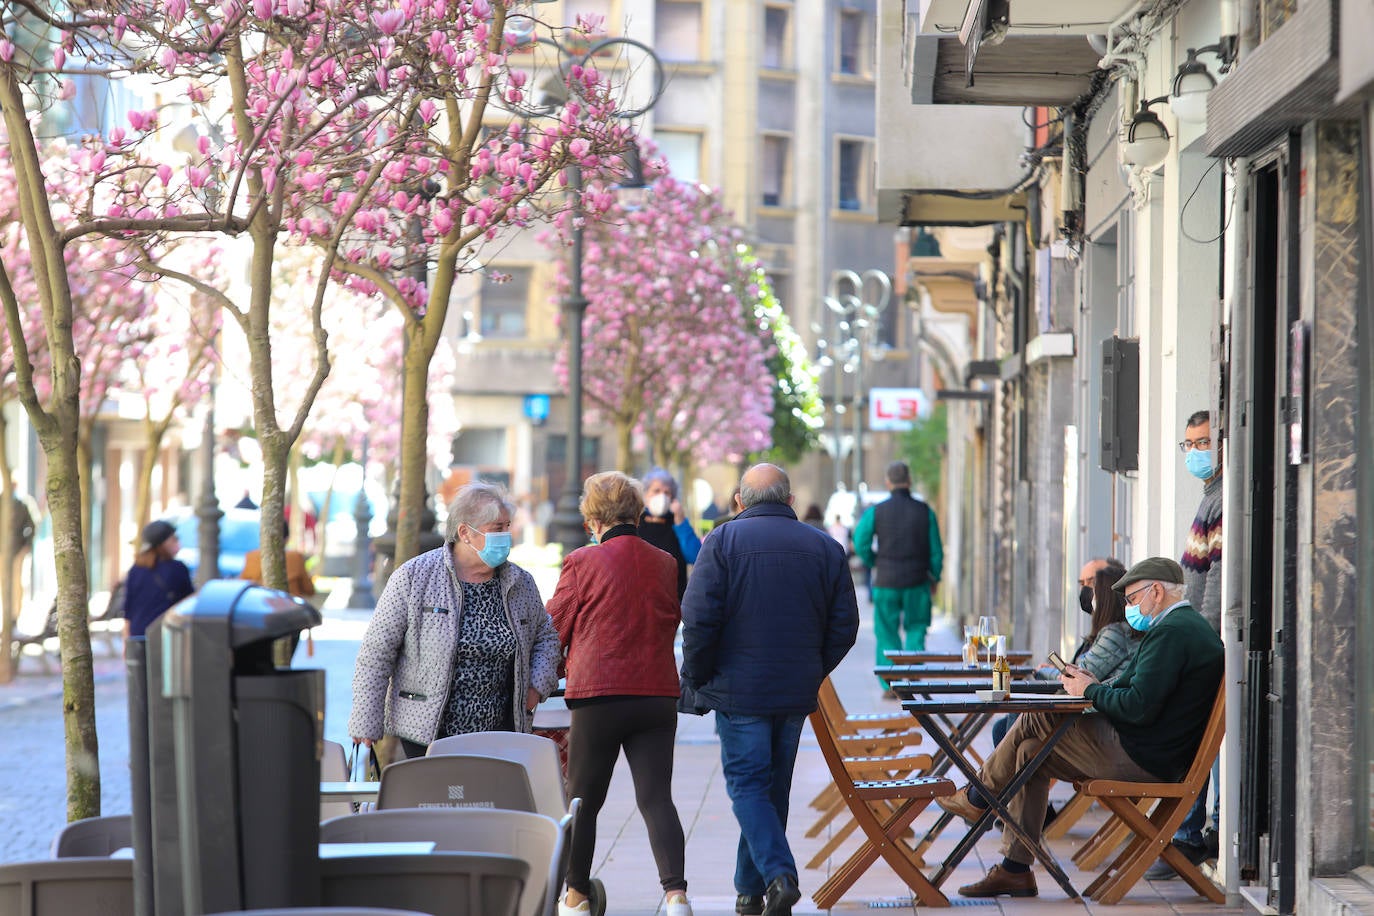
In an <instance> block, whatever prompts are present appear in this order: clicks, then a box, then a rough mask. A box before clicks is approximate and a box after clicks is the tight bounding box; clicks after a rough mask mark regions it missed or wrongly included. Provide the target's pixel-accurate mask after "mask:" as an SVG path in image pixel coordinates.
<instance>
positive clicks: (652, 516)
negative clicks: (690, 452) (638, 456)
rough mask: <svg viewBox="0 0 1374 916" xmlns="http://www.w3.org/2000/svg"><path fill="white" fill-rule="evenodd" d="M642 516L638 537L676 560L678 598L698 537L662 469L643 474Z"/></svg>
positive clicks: (698, 544) (670, 478) (674, 484)
mask: <svg viewBox="0 0 1374 916" xmlns="http://www.w3.org/2000/svg"><path fill="white" fill-rule="evenodd" d="M643 483H644V515H643V516H642V517H641V518H640V520H639V536H640V537H641V538H643V539H644V540H646V541H648V542H649V543H650V544H653V545H654V546H655V547H657V548H658V549H659V550H662V551H663V552H664V553H666V554H668V555H669V556H671V557H672V558H673V559H674V560H675V561H677V596H678V598H679V599H681V598H682V593H683V592H684V591H686V590H687V567H688V566H690V565H692V564H693V563H695V562H696V561H697V553H698V552H699V551H700V550H701V538H700V537H698V536H697V533H696V532H695V531H694V530H692V523H691V522H690V521H688V519H687V514H686V512H684V511H683V508H682V501H681V500H680V499H678V490H677V481H676V480H675V479H674V478H673V475H672V474H669V473H668V472H667V471H665V470H663V468H651V469H650V470H649V472H648V473H647V474H645V475H644V481H643Z"/></svg>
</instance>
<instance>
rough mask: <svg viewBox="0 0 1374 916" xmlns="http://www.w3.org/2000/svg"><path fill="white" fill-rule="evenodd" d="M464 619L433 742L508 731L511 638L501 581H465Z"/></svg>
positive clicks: (512, 668)
mask: <svg viewBox="0 0 1374 916" xmlns="http://www.w3.org/2000/svg"><path fill="white" fill-rule="evenodd" d="M462 586H463V616H462V617H461V618H459V620H458V651H457V653H456V654H455V655H454V658H453V685H452V686H451V687H449V691H448V700H447V702H445V704H444V715H443V718H442V719H441V720H440V722H439V734H438V735H436V736H435V737H436V738H447V737H448V736H449V735H462V734H467V733H468V732H490V731H511V730H512V727H513V725H514V723H513V721H512V717H511V705H510V697H511V692H512V691H513V690H514V687H515V685H514V681H515V634H514V633H513V632H511V628H510V623H509V622H508V621H507V620H506V608H505V606H504V605H503V604H502V603H501V582H500V580H499V579H496V578H492V579H488V580H487V581H486V582H463V583H462Z"/></svg>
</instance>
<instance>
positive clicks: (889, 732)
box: [806, 678, 931, 868]
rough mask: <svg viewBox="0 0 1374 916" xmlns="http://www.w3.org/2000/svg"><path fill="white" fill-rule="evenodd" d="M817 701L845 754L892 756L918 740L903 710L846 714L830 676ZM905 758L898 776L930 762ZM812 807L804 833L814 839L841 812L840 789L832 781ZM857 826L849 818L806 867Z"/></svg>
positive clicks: (812, 865) (818, 864) (827, 853)
mask: <svg viewBox="0 0 1374 916" xmlns="http://www.w3.org/2000/svg"><path fill="white" fill-rule="evenodd" d="M816 701H817V706H816V711H817V712H818V713H820V714H821V715H822V716H823V717H824V719H825V722H826V725H827V727H828V728H829V729H830V733H831V734H832V735H834V736H835V740H836V741H837V742H838V743H839V744H840V750H841V751H842V756H844V757H891V756H896V755H900V754H902V752H903V751H904V750H905V749H907V748H910V747H912V746H914V745H917V744H920V743H921V740H922V734H921V730H920V729H919V728H916V727H915V720H914V719H912V717H911V716H910V715H908V714H907V713H905V712H898V713H877V714H872V715H851V714H849V713H848V712H847V711H846V710H845V708H844V703H843V702H841V700H840V696H839V694H838V693H837V692H836V691H835V685H834V684H832V683H831V682H830V679H829V678H826V679H825V680H824V681H822V682H821V687H820V691H819V692H818V694H817V697H816ZM906 760H907V761H908V762H909V763H910V764H911V766H910V768H908V769H906V770H902V771H901V772H900V775H909V774H911V773H913V772H924V771H925V770H927V769H929V768H930V765H931V758H930V756H929V755H928V754H920V755H916V756H913V757H909V758H906ZM811 807H813V808H815V809H817V810H818V811H820V812H821V814H820V816H819V817H818V818H817V819H816V821H815V823H813V824H812V825H811V826H810V827H808V828H807V830H806V836H807V837H809V838H814V837H817V836H820V835H821V833H823V832H824V831H825V829H826V828H827V827H829V826H830V824H831V823H832V822H833V821H834V820H835V818H836V817H838V816H839V815H840V814H842V813H843V812H844V810H845V803H844V799H843V798H841V797H840V793H839V790H838V789H836V788H835V786H834V785H833V784H831V785H828V786H826V787H825V788H824V789H822V790H821V791H820V792H819V793H818V794H817V795H816V797H815V798H813V799H812V800H811ZM856 826H857V825H856V824H855V823H854V822H853V821H849V822H848V823H846V824H845V825H844V826H843V827H841V828H840V829H839V830H838V831H836V832H835V833H834V834H833V835H832V836H831V838H830V840H829V841H828V842H827V843H826V844H825V846H824V847H822V848H821V850H820V851H819V852H818V853H817V854H816V855H815V856H813V857H812V859H811V861H809V862H807V864H806V867H807V868H820V867H821V865H822V864H823V863H824V862H825V860H826V859H828V858H830V854H831V853H832V852H833V851H834V850H835V848H836V847H837V846H839V844H840V843H842V842H844V840H845V838H847V837H848V836H849V835H850V834H851V833H853V832H854V828H855V827H856Z"/></svg>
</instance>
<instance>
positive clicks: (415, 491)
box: [391, 321, 432, 569]
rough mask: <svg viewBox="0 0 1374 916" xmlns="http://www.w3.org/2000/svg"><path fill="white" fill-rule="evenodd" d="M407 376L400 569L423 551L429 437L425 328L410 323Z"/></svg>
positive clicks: (398, 532)
mask: <svg viewBox="0 0 1374 916" xmlns="http://www.w3.org/2000/svg"><path fill="white" fill-rule="evenodd" d="M405 333H406V347H405V377H404V383H403V385H402V388H401V391H402V394H401V492H400V496H399V504H398V506H397V509H396V552H395V554H394V555H393V556H392V558H391V568H392V569H396V568H397V567H398V566H400V565H401V564H402V563H404V562H405V561H406V560H409V559H410V558H411V557H413V556H415V555H416V554H417V553H419V552H420V518H421V517H422V516H423V515H424V510H425V495H426V494H425V465H426V463H427V458H428V448H427V441H426V440H427V439H428V438H429V397H428V391H427V386H428V382H429V360H430V356H431V355H432V351H428V352H427V350H426V347H425V345H424V339H423V337H424V327H423V325H422V324H421V323H420V322H418V321H413V322H409V323H407V324H406V332H405Z"/></svg>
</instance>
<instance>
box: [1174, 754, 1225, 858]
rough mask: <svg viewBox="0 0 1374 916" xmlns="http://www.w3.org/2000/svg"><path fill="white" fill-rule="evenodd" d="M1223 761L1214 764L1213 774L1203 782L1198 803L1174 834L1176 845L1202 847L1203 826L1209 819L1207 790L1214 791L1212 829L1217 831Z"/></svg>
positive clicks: (1218, 760) (1189, 811) (1196, 802)
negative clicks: (1219, 787) (1185, 844)
mask: <svg viewBox="0 0 1374 916" xmlns="http://www.w3.org/2000/svg"><path fill="white" fill-rule="evenodd" d="M1220 776H1221V759H1220V758H1218V759H1217V762H1216V763H1214V764H1212V772H1211V774H1210V775H1209V776H1208V777H1206V778H1204V779H1203V780H1202V788H1201V789H1199V790H1198V793H1197V801H1195V802H1193V807H1191V808H1189V809H1188V816H1187V817H1185V818H1184V819H1183V823H1181V824H1179V825H1178V830H1177V832H1175V833H1174V842H1175V843H1187V844H1188V845H1190V846H1201V845H1202V826H1203V823H1204V822H1205V820H1206V817H1207V789H1208V787H1209V786H1210V787H1211V790H1212V801H1213V807H1214V810H1213V812H1212V829H1213V830H1216V829H1217V819H1218V818H1217V815H1218V813H1219V812H1220V811H1221V801H1220V799H1219V798H1218V795H1219V794H1220V793H1219V791H1218V786H1219V784H1220V782H1221V779H1220Z"/></svg>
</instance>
